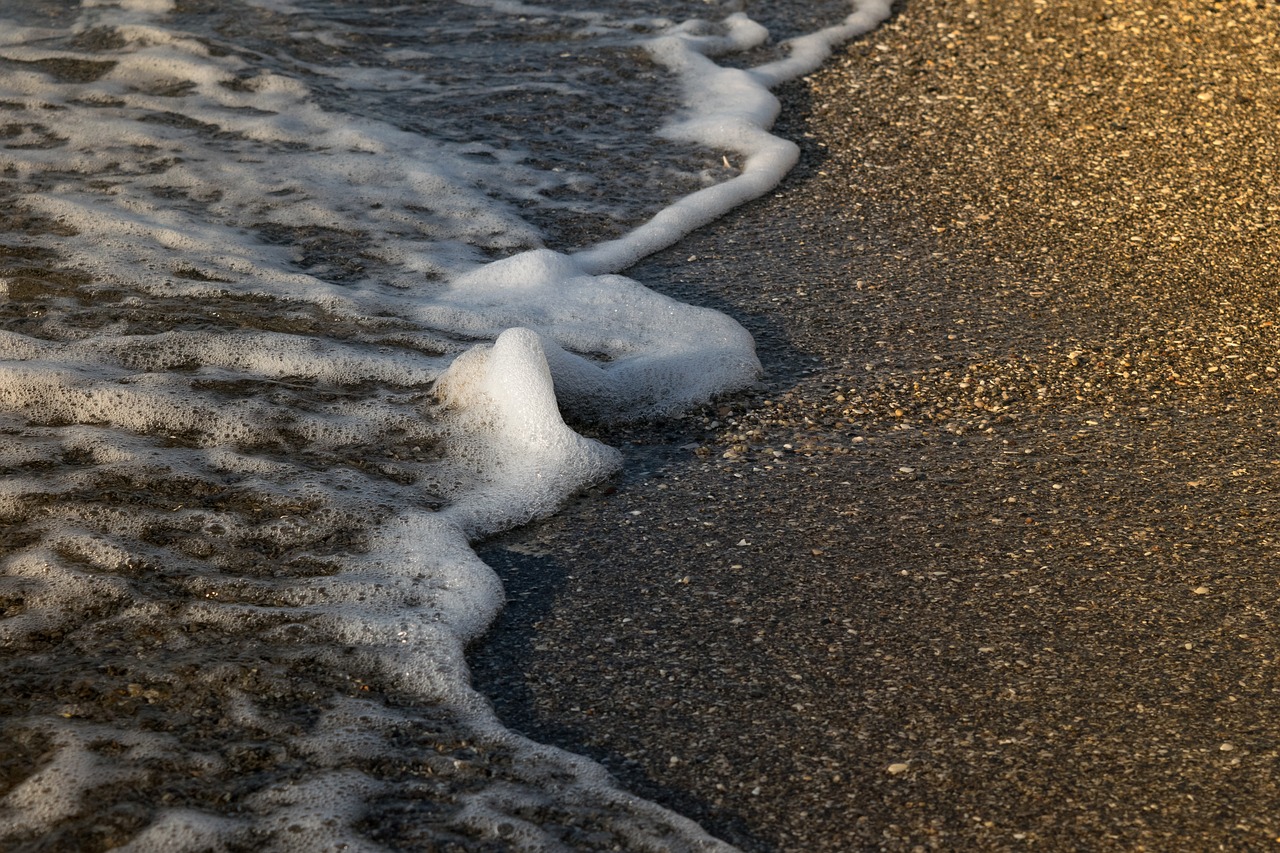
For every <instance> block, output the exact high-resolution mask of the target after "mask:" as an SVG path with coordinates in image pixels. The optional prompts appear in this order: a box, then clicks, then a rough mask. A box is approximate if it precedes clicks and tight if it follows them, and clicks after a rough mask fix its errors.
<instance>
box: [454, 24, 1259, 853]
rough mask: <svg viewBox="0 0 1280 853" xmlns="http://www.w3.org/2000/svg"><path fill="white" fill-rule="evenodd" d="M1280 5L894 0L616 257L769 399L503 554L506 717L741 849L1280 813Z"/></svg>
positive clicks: (1249, 818) (660, 444)
mask: <svg viewBox="0 0 1280 853" xmlns="http://www.w3.org/2000/svg"><path fill="white" fill-rule="evenodd" d="M1278 34H1280V5H1278V4H1276V3H1272V2H1267V3H1262V2H1258V3H1238V2H1205V0H1197V2H1191V0H1116V2H1102V0H1063V2H1057V3H1041V2H1030V0H987V2H983V3H975V2H954V0H907V2H906V3H904V4H902V5H901V7H900V8H899V10H898V14H897V17H896V18H895V19H894V20H893V21H892V22H891V24H889V25H887V26H886V27H884V28H883V29H881V30H879V31H878V32H876V33H875V34H873V35H872V36H870V37H868V38H866V39H864V40H861V41H859V42H858V43H856V44H854V45H852V46H850V47H849V48H848V49H847V50H846V51H844V53H843V54H842V55H841V56H839V57H837V59H836V60H835V61H833V62H832V63H831V65H830V66H829V68H828V69H827V70H825V71H823V72H821V73H819V74H817V75H815V76H814V77H812V78H810V79H809V80H807V81H805V82H804V83H803V84H801V85H795V86H792V87H790V88H789V89H788V90H787V91H786V92H784V93H783V95H784V98H785V100H786V101H787V104H788V113H787V117H786V118H784V120H783V124H781V125H780V126H779V131H780V132H781V133H783V134H784V135H788V136H790V137H792V138H795V139H797V140H798V141H800V142H801V143H802V144H803V146H804V149H805V155H804V161H803V165H802V166H801V167H800V168H799V170H798V171H797V172H796V173H795V174H794V175H793V176H792V177H791V178H790V179H789V180H788V181H787V182H786V183H785V184H784V185H783V186H782V187H781V188H780V189H779V190H778V192H777V193H776V194H775V195H774V196H773V197H771V198H768V199H765V200H762V201H760V202H758V203H756V204H753V205H750V206H748V207H747V208H745V209H743V210H741V211H739V212H738V213H736V214H734V215H732V216H730V217H728V218H726V219H724V220H722V221H720V222H718V223H716V224H715V225H713V226H712V227H710V228H708V229H706V230H705V231H703V232H701V233H699V234H697V235H694V236H693V237H691V238H690V239H688V240H686V241H685V242H684V243H682V244H681V245H679V246H677V247H676V248H675V249H673V250H671V251H669V252H667V253H665V254H663V255H661V256H658V257H655V258H652V259H650V260H649V261H647V262H645V263H644V264H643V265H642V266H640V267H637V268H636V269H634V270H633V271H632V274H633V275H635V276H636V277H637V278H639V279H640V280H642V281H645V282H646V283H651V284H652V285H653V286H655V287H658V288H660V289H664V290H666V291H668V292H671V293H673V294H676V295H677V296H679V297H680V298H683V299H686V300H688V301H693V302H697V303H700V304H706V305H711V306H714V307H717V308H720V309H722V310H725V311H727V312H728V313H730V314H732V315H733V316H735V317H737V318H738V319H739V320H740V321H741V322H743V323H744V325H746V326H747V327H748V328H749V329H750V330H751V331H752V332H753V333H754V334H755V335H756V336H757V340H758V342H759V346H760V350H761V355H762V360H763V361H764V363H765V365H766V369H767V370H768V376H767V377H766V379H765V381H764V383H763V384H762V386H761V387H760V388H759V389H757V390H755V391H753V392H750V393H747V394H743V395H739V396H737V397H735V398H733V399H729V400H725V401H721V402H720V403H719V404H717V405H716V406H713V407H710V408H709V409H707V410H706V411H704V412H700V413H696V414H694V415H692V416H689V417H687V418H685V419H683V420H680V421H678V422H676V423H675V424H673V425H667V426H662V427H652V428H646V427H636V428H634V429H630V430H612V431H608V432H606V433H604V434H603V437H604V438H605V439H606V440H609V441H611V442H613V443H620V444H623V445H624V446H625V448H626V450H627V453H628V457H629V462H628V472H627V474H626V475H624V477H623V478H622V479H621V480H620V481H619V482H618V483H615V484H612V485H611V486H609V487H607V488H604V489H599V490H597V491H595V492H593V493H591V494H589V495H586V496H584V497H583V498H582V499H581V500H579V501H577V502H576V503H575V504H574V505H573V506H572V507H570V508H569V509H568V510H567V511H566V512H565V513H564V514H562V515H560V516H558V517H557V518H555V519H553V520H551V521H549V522H547V523H544V524H541V525H538V526H535V527H532V528H529V529H526V530H524V531H521V532H519V533H518V534H516V535H513V536H511V537H508V538H506V539H503V540H499V541H496V542H494V543H492V545H491V546H490V547H489V548H487V549H486V550H485V552H484V556H485V557H486V558H487V559H489V560H490V561H491V562H492V563H494V564H495V565H496V566H498V567H499V569H500V570H501V571H502V572H503V574H504V579H505V581H506V583H507V585H508V590H509V592H510V594H511V599H512V600H511V604H510V606H509V608H508V610H507V612H506V614H505V615H504V616H503V618H502V620H501V622H500V623H499V624H498V625H497V626H496V627H495V630H494V631H493V632H492V634H491V635H490V637H489V638H488V639H487V641H486V642H485V643H484V644H482V645H480V646H478V647H477V648H476V649H475V654H474V656H473V661H474V666H475V671H476V677H477V682H478V684H479V685H480V686H481V687H482V688H483V689H485V690H487V691H488V692H489V693H490V694H491V695H492V696H493V698H494V703H495V705H496V706H497V708H498V710H499V713H500V714H501V715H502V716H503V718H504V719H505V720H507V721H508V722H509V723H510V724H511V725H512V726H513V727H515V728H517V729H519V730H521V731H524V732H526V733H528V734H530V735H532V736H533V737H535V738H537V739H539V740H543V741H549V742H553V743H556V744H559V745H561V746H564V747H566V748H568V749H571V750H575V751H578V752H583V753H586V754H589V755H592V756H595V757H597V758H599V759H600V760H602V761H604V762H606V764H607V765H608V766H609V767H611V768H612V769H613V771H614V772H615V773H616V775H617V776H618V778H619V779H620V780H621V781H622V782H623V783H624V784H625V785H627V786H628V787H630V788H631V789H632V790H635V791H636V792H637V793H640V794H643V795H645V796H649V797H652V798H654V799H656V800H658V801H660V802H662V803H664V804H666V805H669V806H671V807H673V808H675V809H677V810H679V811H681V812H683V813H685V814H688V815H689V816H691V817H693V818H695V819H697V820H699V821H701V822H702V823H703V824H704V825H705V826H706V827H707V828H708V829H709V830H711V831H712V832H714V833H716V834H718V835H720V836H721V837H723V838H725V839H727V840H729V841H732V842H734V843H735V844H738V845H740V846H741V847H743V848H745V849H747V850H791V851H820V850H831V851H847V850H855V849H878V848H884V849H890V850H911V849H916V848H919V849H943V850H959V849H1006V848H1011V849H1020V848H1022V847H1024V846H1027V847H1031V846H1034V847H1036V848H1039V849H1052V850H1075V849H1117V848H1122V849H1150V850H1173V849H1180V850H1209V849H1219V848H1221V849H1233V850H1240V849H1256V848H1262V847H1270V846H1274V844H1275V841H1276V840H1277V836H1280V808H1278V807H1280V788H1278V787H1277V780H1276V777H1275V773H1274V768H1275V766H1276V762H1277V758H1278V756H1280V725H1277V722H1278V721H1280V689H1278V688H1277V663H1276V661H1277V657H1278V655H1280V632H1278V631H1277V627H1276V619H1277V618H1280V614H1277V613H1276V610H1277V608H1276V596H1277V588H1278V584H1277V576H1278V575H1280V559H1278V557H1280V550H1278V549H1277V538H1278V537H1280V532H1278V531H1277V529H1276V525H1275V522H1276V518H1277V514H1278V513H1280V505H1278V501H1277V486H1278V484H1280V447H1278V446H1277V432H1278V430H1280V400H1278V399H1277V382H1278V381H1280V380H1278V379H1277V373H1276V371H1277V369H1280V347H1278V344H1280V329H1277V327H1276V325H1275V324H1276V322H1277V314H1278V313H1280V312H1278V311H1277V305H1278V303H1280V276H1278V275H1277V272H1278V271H1280V268H1278V265H1277V250H1276V237H1275V232H1276V224H1275V223H1276V221H1277V211H1278V210H1280V184H1277V181H1278V180H1280V152H1278V151H1277V145H1276V128H1277V127H1280V48H1278V47H1277V46H1278V45H1280V38H1277V35H1278Z"/></svg>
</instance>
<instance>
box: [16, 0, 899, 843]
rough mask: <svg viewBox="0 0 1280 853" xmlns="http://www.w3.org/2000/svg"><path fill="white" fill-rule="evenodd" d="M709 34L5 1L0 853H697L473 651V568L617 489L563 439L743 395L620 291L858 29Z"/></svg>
mask: <svg viewBox="0 0 1280 853" xmlns="http://www.w3.org/2000/svg"><path fill="white" fill-rule="evenodd" d="M712 9H713V7H709V6H707V4H705V3H701V2H698V3H692V2H684V0H669V2H659V0H653V2H645V3H640V4H620V5H619V8H617V9H614V8H612V7H608V5H607V4H601V5H600V6H599V7H598V8H593V10H592V11H577V10H572V9H558V8H555V7H552V6H544V5H535V4H524V3H515V2H505V1H504V0H494V1H493V2H471V3H444V4H425V6H422V7H419V6H415V5H403V6H395V7H380V6H374V7H368V6H367V4H353V3H342V2H337V0H298V2H279V0H244V2H238V3H236V2H232V3H226V4H219V6H218V7H217V8H216V9H200V10H195V9H193V8H188V7H187V6H186V4H178V3H174V2H172V0H85V2H83V3H82V4H81V5H80V6H79V7H78V8H70V7H67V6H66V5H64V4H39V3H37V4H13V3H8V4H6V3H3V2H0V63H2V66H0V68H2V69H3V70H2V72H0V113H3V122H0V199H3V202H4V208H3V209H4V210H5V211H7V212H6V213H4V214H3V218H2V219H0V221H2V222H3V225H2V227H0V288H2V289H3V293H4V300H3V306H2V308H3V316H4V323H3V326H2V327H0V467H2V468H3V471H4V474H5V476H4V478H3V480H0V572H2V574H0V614H2V615H3V618H2V619H0V661H2V662H3V667H4V672H5V679H6V685H7V690H6V692H5V695H4V696H3V697H2V698H0V715H2V717H3V721H4V724H3V726H0V756H3V758H0V761H2V762H3V769H4V773H3V774H2V775H0V779H3V780H6V781H4V782H3V787H0V846H4V847H5V848H6V849H14V850H24V849H32V850H34V849H45V848H47V847H52V848H65V849H98V848H102V849H105V848H120V849H126V850H133V851H148V850H165V851H171V850H192V851H195V850H219V849H221V850H231V849H242V848H244V847H246V846H249V845H252V846H254V847H259V848H263V849H268V850H307V851H313V850H326V849H334V850H337V849H346V850H384V849H428V848H431V849H434V848H435V847H436V846H438V845H440V844H454V845H457V846H458V847H459V848H460V849H472V848H477V849H478V848H479V847H482V846H485V845H497V846H502V847H507V848H512V849H529V850H546V849H592V848H598V849H619V848H621V849H635V850H654V849H663V850H668V849H670V850H702V849H707V850H709V849H717V848H721V847H723V846H724V845H722V844H721V843H720V842H718V841H716V840H715V839H712V838H710V837H709V836H707V835H706V834H705V833H704V832H702V831H701V830H700V829H699V828H698V827H697V826H695V825H694V824H692V823H690V822H689V821H687V820H686V819H684V818H682V817H680V816H678V815H676V814H674V813H672V812H669V811H667V810H665V809H663V808H660V807H658V806H656V805H654V804H652V803H648V802H646V801H644V800H642V799H639V798H636V797H634V796H632V795H630V794H628V793H626V792H625V791H622V790H620V789H619V788H617V787H616V785H615V784H614V783H613V782H612V780H611V779H610V777H609V776H608V774H607V773H606V772H605V771H604V769H603V768H601V767H600V766H599V765H597V764H594V763H593V762H590V761H588V760H586V759H584V758H581V757H578V756H573V755H570V754H567V753H565V752H562V751H560V750H556V749H553V748H550V747H546V746H542V745H539V744H536V743H533V742H531V741H528V740H527V739H525V738H522V737H521V736H519V735H517V734H515V733H513V732H510V731H508V730H506V729H505V728H503V727H502V726H501V725H500V723H499V722H498V721H497V720H496V719H495V718H494V716H493V714H492V711H491V709H490V707H489V705H488V703H487V702H486V701H485V700H484V698H483V697H480V696H478V695H477V694H475V693H474V691H472V690H471V688H470V686H469V678H468V673H467V666H466V661H465V657H464V650H465V647H466V644H467V643H468V642H469V641H471V640H472V639H474V638H476V637H477V636H479V635H480V634H481V633H482V632H483V631H484V630H485V628H486V626H487V625H488V624H489V622H490V621H491V619H492V618H493V616H494V614H495V613H496V612H497V610H498V609H499V608H500V607H501V604H502V599H503V592H502V589H501V587H500V585H499V583H498V580H497V578H496V576H495V574H494V573H493V572H492V570H490V569H489V567H487V566H486V565H484V563H482V562H481V561H480V560H479V559H478V558H477V557H476V555H475V553H474V551H473V550H472V549H471V547H470V543H471V542H473V541H475V540H476V539H477V538H480V537H483V536H486V535H490V534H492V533H495V532H497V531H500V530H503V529H507V528H509V527H511V526H513V525H517V524H521V523H524V522H527V521H529V520H531V519H535V518H539V517H543V516H546V515H547V514H549V513H552V512H554V511H555V509H556V508H557V507H558V506H560V505H561V504H562V503H563V502H564V501H565V500H566V499H567V498H568V497H569V496H571V495H572V494H573V493H574V492H576V491H578V490H580V489H582V488H583V487H585V486H587V485H589V484H591V483H594V482H598V481H600V480H602V479H603V478H606V477H608V476H609V475H610V474H611V473H612V472H614V471H615V470H616V469H617V467H618V465H619V464H620V457H619V454H618V453H617V452H616V451H614V450H613V449H611V448H608V447H606V446H604V445H602V444H600V443H599V442H597V441H594V440H591V439H588V438H585V437H583V436H582V435H580V434H579V433H578V432H576V431H575V430H574V429H573V428H571V426H570V424H571V423H582V422H589V421H593V420H595V421H601V420H609V419H628V418H648V417H660V416H663V415H669V414H671V413H674V412H678V411H680V410H682V409H686V408H688V407H690V406H694V405H697V404H700V403H703V402H705V401H707V400H709V399H711V398H712V397H714V396H715V395H717V394H720V393H724V392H726V391H730V390H733V389H736V388H741V387H743V386H744V385H747V384H749V383H750V382H752V381H753V380H754V378H755V376H756V374H757V372H758V370H759V364H758V362H757V361H756V358H755V355H754V351H753V345H752V342H751V339H750V336H749V335H748V334H747V333H746V332H745V331H744V330H743V329H742V328H741V327H740V326H739V325H738V324H737V323H735V322H734V321H733V320H731V319H730V318H728V317H725V316H724V315H722V314H719V313H717V312H714V311H711V310H708V309H703V308H697V307H693V306H689V305H684V304H681V303H679V302H676V301H674V300H672V299H670V298H667V297H665V296H662V295H659V294H657V293H654V292H653V291H650V290H648V289H646V288H645V287H643V286H642V285H641V284H640V283H638V282H636V281H634V280H632V279H630V278H627V277H625V276H624V275H621V274H620V273H622V272H623V271H625V269H626V268H627V267H628V266H630V265H631V264H633V263H634V262H635V261H636V260H638V259H640V258H642V257H644V256H645V255H647V254H649V253H652V252H654V251H656V250H658V249H660V248H662V247H664V246H668V245H670V244H672V243H673V242H675V241H676V240H678V239H680V237H682V236H683V235H685V234H687V233H688V232H689V231H690V230H692V229H694V228H696V227H698V226H700V225H702V224H705V223H706V222H709V221H711V220H712V219H714V218H716V217H718V216H720V215H722V214H723V213H724V212H725V211H727V210H729V209H730V208H732V207H734V206H735V205H739V204H741V203H743V202H744V201H747V200H749V199H751V198H754V197H756V196H758V195H760V194H761V193H764V192H767V191H768V190H769V189H770V188H771V187H773V186H775V185H776V183H777V182H778V181H779V180H780V179H781V177H782V176H783V175H784V174H785V172H786V171H787V170H788V169H789V168H790V167H791V166H792V165H793V164H794V162H795V159H796V156H797V149H796V147H795V146H794V145H793V144H791V143H789V142H786V141H784V140H780V139H778V138H776V137H773V136H771V135H770V134H769V133H768V132H767V131H768V127H769V125H770V124H771V123H772V122H773V120H774V118H775V117H776V115H777V112H778V109H779V105H778V102H777V100H776V99H775V98H774V97H773V95H772V94H771V93H770V91H769V89H770V88H771V87H773V86H776V85H777V84H778V83H779V82H781V81H783V80H787V79H792V78H794V77H796V76H798V75H800V74H803V73H806V72H807V71H809V70H812V69H813V68H815V67H816V66H817V65H818V64H819V63H820V62H821V61H822V59H823V57H824V56H825V55H826V54H827V53H828V52H829V51H830V49H831V47H832V46H833V45H834V44H836V43H838V42H840V41H842V40H846V39H848V38H852V37H854V36H856V35H857V34H859V33H861V32H865V31H866V30H867V29H869V28H870V27H872V26H874V25H875V24H876V23H877V22H878V21H880V20H882V19H883V18H884V17H885V16H887V14H888V4H887V3H885V2H883V0H865V2H861V3H859V4H857V5H856V6H855V7H854V9H853V10H852V13H851V14H848V16H847V17H846V18H845V19H844V20H843V21H839V22H837V23H835V24H833V25H832V26H830V27H828V28H826V29H822V30H819V31H817V32H814V33H812V34H809V35H806V36H803V37H800V38H797V39H794V40H792V41H790V42H788V43H787V44H785V45H783V46H782V47H781V48H779V49H777V50H775V51H774V53H773V54H772V55H773V56H775V57H776V58H774V59H772V60H771V61H768V62H767V63H765V64H763V65H759V66H757V67H754V68H732V67H727V66H725V65H721V64H717V62H716V61H715V59H716V58H717V57H726V56H734V55H738V54H741V53H742V52H744V51H748V50H758V51H763V50H766V48H767V47H768V32H767V31H766V30H765V28H764V27H762V26H761V25H760V24H758V23H756V22H755V21H753V20H752V19H751V18H750V17H749V11H748V12H747V13H744V12H742V11H732V10H730V9H726V10H724V11H725V12H726V14H724V15H723V16H722V17H721V19H720V20H716V21H705V20H695V19H694V13H695V12H699V13H702V14H706V13H707V11H709V10H712ZM730 158H732V160H733V162H730ZM486 849H491V847H486Z"/></svg>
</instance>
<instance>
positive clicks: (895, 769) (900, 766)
mask: <svg viewBox="0 0 1280 853" xmlns="http://www.w3.org/2000/svg"><path fill="white" fill-rule="evenodd" d="M907 768H908V765H907V764H904V763H902V762H898V763H896V764H890V765H889V766H888V767H886V768H885V770H886V771H888V773H889V775H890V776H897V775H898V774H900V773H906V772H907Z"/></svg>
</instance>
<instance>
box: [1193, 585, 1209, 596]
mask: <svg viewBox="0 0 1280 853" xmlns="http://www.w3.org/2000/svg"><path fill="white" fill-rule="evenodd" d="M1191 591H1192V592H1194V593H1195V594H1196V595H1208V594H1209V587H1207V586H1198V587H1196V588H1195V589H1193V590H1191Z"/></svg>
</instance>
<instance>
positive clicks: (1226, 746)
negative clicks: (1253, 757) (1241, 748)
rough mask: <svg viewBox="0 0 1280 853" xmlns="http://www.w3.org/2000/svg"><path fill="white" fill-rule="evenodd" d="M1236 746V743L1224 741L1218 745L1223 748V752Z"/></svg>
mask: <svg viewBox="0 0 1280 853" xmlns="http://www.w3.org/2000/svg"><path fill="white" fill-rule="evenodd" d="M1235 748H1236V745H1235V744H1234V743H1224V744H1221V745H1219V746H1218V749H1220V750H1222V751H1223V752H1230V751H1231V750H1233V749H1235Z"/></svg>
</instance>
